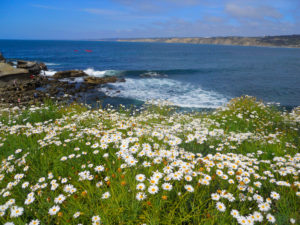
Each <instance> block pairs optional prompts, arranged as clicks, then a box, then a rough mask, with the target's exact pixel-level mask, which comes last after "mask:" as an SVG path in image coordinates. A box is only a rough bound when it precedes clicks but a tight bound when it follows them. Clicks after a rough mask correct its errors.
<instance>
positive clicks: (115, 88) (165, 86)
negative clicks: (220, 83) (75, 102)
mask: <svg viewBox="0 0 300 225" xmlns="http://www.w3.org/2000/svg"><path fill="white" fill-rule="evenodd" d="M100 90H101V91H104V92H105V94H106V95H108V96H110V97H122V98H130V99H137V100H141V101H147V100H157V99H159V100H167V101H169V102H171V103H172V104H173V105H176V106H180V107H190V108H217V107H220V106H223V105H225V104H226V102H227V101H228V99H227V98H226V97H225V96H223V95H222V94H219V93H217V92H214V91H207V90H203V89H202V88H200V87H197V86H194V85H192V84H188V83H183V82H180V81H176V80H171V79H167V78H162V79H156V78H149V79H132V78H127V79H126V82H121V83H113V84H109V85H107V86H106V87H104V88H100Z"/></svg>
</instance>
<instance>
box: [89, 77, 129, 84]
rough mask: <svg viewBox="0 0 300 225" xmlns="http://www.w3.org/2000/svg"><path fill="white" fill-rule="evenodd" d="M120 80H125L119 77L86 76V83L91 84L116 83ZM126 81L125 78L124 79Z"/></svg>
mask: <svg viewBox="0 0 300 225" xmlns="http://www.w3.org/2000/svg"><path fill="white" fill-rule="evenodd" d="M118 81H123V80H121V79H119V78H117V77H86V78H84V82H85V84H89V85H99V84H107V83H116V82H118ZM124 81H125V79H124Z"/></svg>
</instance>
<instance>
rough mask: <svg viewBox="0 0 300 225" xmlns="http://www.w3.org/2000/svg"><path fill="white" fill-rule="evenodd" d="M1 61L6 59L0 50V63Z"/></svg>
mask: <svg viewBox="0 0 300 225" xmlns="http://www.w3.org/2000/svg"><path fill="white" fill-rule="evenodd" d="M1 62H3V63H5V62H6V60H5V58H4V56H3V55H2V53H1V52H0V63H1Z"/></svg>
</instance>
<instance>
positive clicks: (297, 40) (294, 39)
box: [116, 35, 300, 48]
mask: <svg viewBox="0 0 300 225" xmlns="http://www.w3.org/2000/svg"><path fill="white" fill-rule="evenodd" d="M116 41H126V42H164V43H191V44H216V45H242V46H278V47H291V48H299V47H300V35H284V36H264V37H209V38H201V37H199V38H137V39H116Z"/></svg>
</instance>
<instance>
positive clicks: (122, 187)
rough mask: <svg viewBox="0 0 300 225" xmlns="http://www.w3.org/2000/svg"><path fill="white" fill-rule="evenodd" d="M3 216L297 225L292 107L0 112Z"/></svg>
mask: <svg viewBox="0 0 300 225" xmlns="http://www.w3.org/2000/svg"><path fill="white" fill-rule="evenodd" d="M0 122H1V123H0V157H1V168H0V195H1V197H0V224H6V225H8V224H16V225H22V224H30V225H33V224H147V225H150V224H151V225H154V224H300V213H299V212H300V179H299V171H300V150H299V146H300V108H296V109H294V110H293V111H291V112H285V111H280V110H278V109H276V108H275V107H272V106H267V105H265V104H263V103H262V102H258V101H256V100H255V99H254V98H252V97H241V98H236V99H233V100H231V101H230V102H229V103H228V105H227V106H226V107H223V108H220V109H217V110H215V111H213V112H206V113H204V112H203V113H199V112H191V113H179V112H176V111H175V110H174V109H173V108H172V107H170V106H166V105H163V104H161V105H156V106H155V105H145V106H144V107H143V108H142V109H136V110H130V109H125V108H124V107H120V108H118V109H114V108H112V107H108V108H106V109H101V108H100V109H90V108H88V107H86V106H83V105H80V104H73V105H58V104H54V103H51V102H48V103H47V102H46V103H45V104H44V105H41V106H31V107H30V108H26V109H25V108H24V109H20V108H18V107H14V108H2V109H1V112H0Z"/></svg>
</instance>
